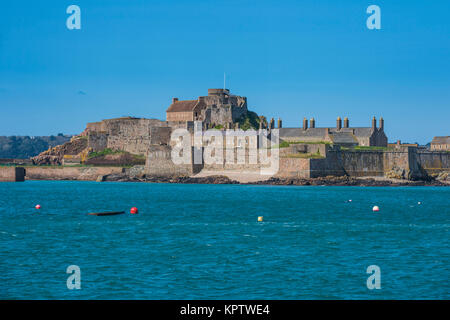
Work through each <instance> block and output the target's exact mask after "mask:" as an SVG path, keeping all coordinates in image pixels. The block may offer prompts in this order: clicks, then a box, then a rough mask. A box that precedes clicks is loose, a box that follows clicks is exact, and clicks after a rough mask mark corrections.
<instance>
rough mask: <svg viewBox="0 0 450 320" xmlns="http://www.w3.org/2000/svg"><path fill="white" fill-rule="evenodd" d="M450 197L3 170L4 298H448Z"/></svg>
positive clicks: (0, 286) (427, 190) (436, 192)
mask: <svg viewBox="0 0 450 320" xmlns="http://www.w3.org/2000/svg"><path fill="white" fill-rule="evenodd" d="M349 200H352V201H351V202H349ZM419 202H420V204H419ZM36 204H40V205H41V206H42V209H41V210H36V209H35V208H34V207H35V205H36ZM374 205H378V206H379V207H380V211H379V212H378V213H375V212H373V211H372V207H373V206H374ZM133 206H136V207H137V208H138V209H139V214H137V215H131V214H129V210H130V208H131V207H133ZM449 208H450V188H447V187H441V188H440V187H318V186H308V187H295V186H246V185H195V184H193V185H188V184H151V183H113V182H111V183H108V182H104V183H97V182H74V181H27V182H24V183H0V298H1V299H450V284H449V280H450V279H449V278H450V276H449V275H450V267H449V264H450V236H449V235H450V233H449V230H450V209H449ZM108 210H111V211H117V210H126V211H127V214H124V215H118V216H107V217H97V216H89V215H87V213H88V212H95V211H97V212H98V211H108ZM258 216H264V221H263V222H258V221H257V219H258ZM69 265H77V266H79V267H80V270H81V289H80V290H76V289H74V290H69V289H68V288H67V286H66V280H67V278H68V276H69V274H67V273H66V268H67V267H68V266H69ZM370 265H377V266H379V267H380V270H381V289H379V290H377V289H374V290H369V289H368V288H367V286H366V281H367V278H368V277H369V274H367V273H366V269H367V267H368V266H370Z"/></svg>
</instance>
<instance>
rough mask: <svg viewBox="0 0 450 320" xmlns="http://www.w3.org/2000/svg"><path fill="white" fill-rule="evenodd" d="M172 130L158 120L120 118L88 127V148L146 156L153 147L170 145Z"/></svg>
mask: <svg viewBox="0 0 450 320" xmlns="http://www.w3.org/2000/svg"><path fill="white" fill-rule="evenodd" d="M171 130H172V129H171V128H170V127H169V126H168V124H167V122H164V121H160V120H157V119H138V118H119V119H109V120H103V121H101V122H95V123H90V124H88V126H87V129H86V131H87V134H88V147H89V148H92V150H93V151H101V150H103V149H105V148H110V149H113V150H121V151H126V152H129V153H132V154H137V155H145V154H146V153H147V151H148V149H149V147H150V146H151V145H163V144H168V143H169V141H170V134H171Z"/></svg>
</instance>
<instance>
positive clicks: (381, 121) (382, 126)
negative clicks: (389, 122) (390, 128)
mask: <svg viewBox="0 0 450 320" xmlns="http://www.w3.org/2000/svg"><path fill="white" fill-rule="evenodd" d="M380 130H381V131H384V119H383V117H380Z"/></svg>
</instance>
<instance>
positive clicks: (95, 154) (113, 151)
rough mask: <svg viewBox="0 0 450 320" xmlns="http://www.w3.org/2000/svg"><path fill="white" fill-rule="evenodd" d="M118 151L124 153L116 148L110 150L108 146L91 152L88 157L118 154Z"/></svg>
mask: <svg viewBox="0 0 450 320" xmlns="http://www.w3.org/2000/svg"><path fill="white" fill-rule="evenodd" d="M120 153H124V151H116V150H112V149H110V148H105V149H103V150H102V151H97V152H91V153H90V154H89V155H88V159H92V158H97V157H101V156H106V155H109V154H120Z"/></svg>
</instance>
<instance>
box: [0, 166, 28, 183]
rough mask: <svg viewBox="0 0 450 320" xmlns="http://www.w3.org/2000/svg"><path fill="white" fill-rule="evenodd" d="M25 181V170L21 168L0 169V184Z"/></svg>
mask: <svg viewBox="0 0 450 320" xmlns="http://www.w3.org/2000/svg"><path fill="white" fill-rule="evenodd" d="M21 181H25V168H23V167H0V182H21Z"/></svg>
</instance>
